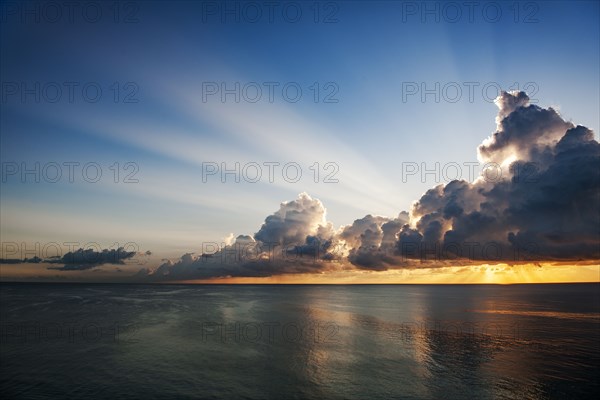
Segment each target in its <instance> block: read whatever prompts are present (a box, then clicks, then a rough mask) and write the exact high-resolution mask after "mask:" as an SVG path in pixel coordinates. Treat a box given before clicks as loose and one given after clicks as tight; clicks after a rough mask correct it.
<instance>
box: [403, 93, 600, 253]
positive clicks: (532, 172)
mask: <svg viewBox="0 0 600 400" xmlns="http://www.w3.org/2000/svg"><path fill="white" fill-rule="evenodd" d="M496 104H497V105H498V107H499V109H500V111H499V113H498V118H497V130H496V132H494V133H493V135H492V136H491V137H489V138H488V139H486V140H485V141H484V142H483V143H482V144H481V145H480V146H479V148H478V153H479V158H480V160H481V161H483V162H486V163H495V164H496V165H497V168H498V171H499V172H501V174H500V175H496V176H495V178H494V179H482V178H479V179H477V180H476V181H475V182H473V183H471V182H466V181H453V182H450V183H449V184H447V185H439V186H437V187H435V188H433V189H431V190H429V191H427V192H426V193H425V194H424V195H423V196H422V197H421V199H419V200H418V201H417V202H416V203H415V204H414V205H413V208H412V210H411V215H412V217H413V218H414V219H415V221H416V222H415V227H414V228H413V229H408V228H407V229H406V230H405V232H404V236H402V235H401V237H400V240H399V242H398V246H399V251H400V252H404V253H405V255H408V254H409V252H412V253H411V254H414V255H415V256H419V257H421V256H422V253H423V252H424V251H425V252H429V251H437V252H438V255H439V256H441V258H453V257H459V258H460V257H467V258H469V259H476V260H486V261H494V260H514V261H524V260H526V259H530V260H539V261H542V260H561V259H571V260H579V259H590V258H600V144H599V143H598V142H597V141H596V140H594V134H593V132H592V131H590V130H589V129H587V128H585V127H583V126H575V125H573V124H572V123H570V122H567V121H565V120H563V118H562V117H561V116H560V115H559V114H558V112H556V111H555V110H554V109H552V108H548V109H543V108H540V107H538V106H536V105H531V104H529V99H528V97H527V95H526V94H525V93H524V92H503V93H502V94H501V95H500V97H499V98H498V99H497V100H496ZM432 249H435V250H432ZM419 253H421V254H419Z"/></svg>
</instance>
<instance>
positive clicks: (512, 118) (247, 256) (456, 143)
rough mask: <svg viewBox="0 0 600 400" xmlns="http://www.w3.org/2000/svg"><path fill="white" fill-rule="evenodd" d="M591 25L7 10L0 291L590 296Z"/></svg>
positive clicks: (596, 153)
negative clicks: (181, 289)
mask: <svg viewBox="0 0 600 400" xmlns="http://www.w3.org/2000/svg"><path fill="white" fill-rule="evenodd" d="M469 4H470V3H469ZM599 14H600V8H599V3H598V2H596V1H568V2H567V1H565V2H559V1H556V2H555V1H543V2H542V1H540V2H535V1H534V2H512V1H510V2H508V1H493V2H476V3H475V4H474V5H472V6H470V5H468V4H467V3H463V2H412V1H397V2H392V1H333V2H327V1H323V2H312V1H311V2H308V1H290V2H266V1H265V2H262V1H256V2H244V1H230V2H216V1H205V2H192V1H171V2H163V1H132V2H119V3H114V2H104V1H96V2H74V3H73V4H72V5H71V3H69V4H67V3H61V2H34V1H25V2H2V3H1V9H0V33H1V34H0V47H1V54H0V72H1V82H2V86H1V99H0V102H1V111H0V128H1V134H0V147H1V149H0V157H1V161H2V176H1V178H2V180H1V191H0V201H1V203H0V217H1V224H0V234H1V236H2V238H1V241H2V249H1V250H2V254H1V257H2V259H3V260H2V264H1V266H0V279H1V280H43V281H64V280H75V281H77V280H84V281H110V282H112V281H119V282H120V281H125V282H129V281H136V282H137V281H140V282H165V281H181V282H269V283H271V282H281V283H286V282H294V283H299V282H300V283H301V282H323V283H362V282H365V283H370V282H373V283H402V282H407V283H414V282H427V283H430V282H434V283H452V282H473V283H475V282H486V283H514V282H540V281H541V282H550V281H599V280H600V270H599V267H598V264H599V259H600V231H599V229H600V228H599V226H600V216H599V211H598V210H599V209H600V178H599V172H598V171H599V167H600V150H599V149H598V146H599V145H598V138H599V136H598V132H599V128H600V117H599V111H598V110H599V109H600V82H599V79H600V73H599V72H600V50H599V49H600V30H599V21H600V18H598V17H599ZM494 133H495V134H494ZM490 166H491V167H490ZM490 168H492V169H491V170H490ZM490 171H491V172H490ZM498 173H499V176H496V174H498ZM455 179H457V180H458V181H455ZM473 243H476V244H477V245H474V244H473ZM427 246H429V247H427ZM436 246H438V247H436ZM80 249H82V250H80ZM203 254H204V256H203ZM24 261H25V262H24Z"/></svg>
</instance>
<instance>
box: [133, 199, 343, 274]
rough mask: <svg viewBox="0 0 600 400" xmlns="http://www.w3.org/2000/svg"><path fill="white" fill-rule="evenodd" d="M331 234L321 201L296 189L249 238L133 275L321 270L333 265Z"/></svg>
mask: <svg viewBox="0 0 600 400" xmlns="http://www.w3.org/2000/svg"><path fill="white" fill-rule="evenodd" d="M334 233H335V232H334V229H333V226H332V225H331V223H329V222H327V221H326V210H325V207H324V206H323V204H322V203H321V201H320V200H318V199H313V198H312V197H310V196H309V195H308V194H306V193H301V194H300V195H299V196H298V198H297V199H296V200H292V201H288V202H283V203H281V204H280V206H279V210H277V211H275V212H274V213H273V214H271V215H269V216H267V217H266V218H265V222H264V223H263V224H262V226H261V227H260V229H259V230H258V232H256V233H255V234H254V235H253V236H251V235H239V236H237V237H236V238H235V239H234V240H232V239H231V238H229V237H228V238H227V242H226V244H225V246H223V247H222V248H216V249H215V250H216V251H214V252H212V253H202V254H196V253H187V254H184V255H183V256H182V257H181V258H180V259H179V260H176V261H171V260H166V261H165V262H164V263H163V264H161V265H160V266H159V267H158V268H156V269H154V270H152V269H149V268H144V269H141V270H140V271H139V272H138V274H137V275H136V277H135V278H140V277H141V278H144V279H146V280H151V281H161V280H185V279H206V278H214V277H240V276H244V277H261V276H272V275H279V274H299V273H311V272H313V273H314V272H323V271H325V270H328V269H331V268H332V262H331V261H333V260H334V259H335V257H328V255H327V254H328V253H327V249H328V248H329V247H330V245H331V241H332V239H333V236H334ZM216 246H217V244H216V243H215V247H216ZM328 258H329V261H327V260H328Z"/></svg>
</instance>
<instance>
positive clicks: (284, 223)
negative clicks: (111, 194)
mask: <svg viewBox="0 0 600 400" xmlns="http://www.w3.org/2000/svg"><path fill="white" fill-rule="evenodd" d="M496 105H497V106H498V108H499V112H498V116H497V118H496V124H497V128H496V131H495V132H494V133H493V134H492V135H491V136H490V137H489V138H488V139H486V140H485V141H483V143H482V144H481V145H480V146H479V148H478V157H479V160H480V161H481V162H482V163H487V164H489V165H493V166H495V167H496V168H497V170H498V171H501V173H500V174H499V175H497V176H496V178H495V179H483V177H479V178H478V179H476V180H475V181H474V182H467V181H464V180H456V181H452V182H450V183H448V184H446V185H438V186H436V187H434V188H432V189H430V190H428V191H427V192H426V193H425V194H423V196H422V197H421V198H420V199H419V200H418V201H416V202H415V203H414V204H413V206H412V209H411V212H410V214H409V213H407V212H402V213H400V214H399V215H398V217H396V218H387V217H382V216H373V215H367V216H365V217H363V218H360V219H357V220H355V221H354V222H353V223H352V224H351V225H347V226H343V227H341V228H339V229H338V230H334V229H333V227H332V225H331V223H328V222H327V221H326V218H325V216H326V210H325V207H324V206H323V204H322V203H321V202H320V201H319V200H317V199H313V198H311V197H310V196H308V195H307V194H305V193H302V194H301V195H300V196H299V197H298V199H296V200H294V201H290V202H284V203H281V205H280V208H279V210H277V211H276V212H274V213H273V214H271V215H269V216H268V217H267V218H266V219H265V222H264V224H263V225H262V226H261V227H260V229H259V230H258V232H257V233H256V234H255V235H253V236H245V235H240V236H238V237H237V238H236V239H235V241H234V242H233V243H231V244H228V245H227V246H225V247H223V248H221V249H219V250H218V251H216V252H215V253H213V254H200V255H194V254H192V253H189V254H185V255H184V256H182V257H181V258H180V259H179V260H177V261H166V262H164V263H163V264H162V265H161V266H160V267H158V268H157V269H155V270H150V269H142V270H140V271H139V273H138V275H137V276H136V278H143V279H150V280H174V279H181V280H183V279H199V278H213V277H226V276H231V277H261V276H271V275H278V274H302V273H311V272H312V273H315V272H323V271H326V270H330V269H335V268H340V266H341V267H342V268H348V263H347V262H349V263H350V264H351V265H352V266H353V268H359V269H368V270H386V269H390V268H413V267H415V266H419V265H424V266H428V267H433V266H446V265H449V263H450V262H451V261H456V260H460V262H461V263H463V264H465V265H466V264H468V263H475V262H481V261H484V262H525V261H543V260H590V259H598V258H600V144H599V143H598V142H597V141H596V140H594V134H593V132H592V131H590V130H589V129H587V128H585V127H583V126H575V125H573V124H572V123H570V122H567V121H565V120H563V118H562V117H561V116H560V115H559V114H558V112H556V111H555V110H554V109H552V108H548V109H543V108H540V107H538V106H536V105H531V104H529V98H528V97H527V95H526V94H525V93H524V92H510V93H507V92H502V94H501V95H500V96H499V97H498V99H496ZM496 172H497V171H496ZM334 261H339V262H341V264H340V263H335V262H334ZM344 265H345V266H344Z"/></svg>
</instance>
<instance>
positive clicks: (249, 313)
mask: <svg viewBox="0 0 600 400" xmlns="http://www.w3.org/2000/svg"><path fill="white" fill-rule="evenodd" d="M0 317H1V320H0V325H1V332H0V340H1V343H0V392H1V394H0V398H3V399H54V398H73V399H89V398H110V399H155V398H156V399H158V398H172V399H188V398H189V399H192V398H194V399H238V398H240V399H369V400H371V399H561V400H564V399H581V398H592V399H595V398H597V396H598V395H599V394H600V383H599V380H600V285H598V284H552V285H508V286H500V285H439V286H436V285H351V286H350V285H349V286H337V285H335V286H334V285H285V286H284V285H280V286H277V285H125V284H115V285H105V284H8V283H6V284H1V285H0Z"/></svg>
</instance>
